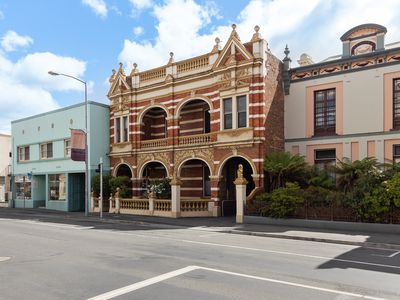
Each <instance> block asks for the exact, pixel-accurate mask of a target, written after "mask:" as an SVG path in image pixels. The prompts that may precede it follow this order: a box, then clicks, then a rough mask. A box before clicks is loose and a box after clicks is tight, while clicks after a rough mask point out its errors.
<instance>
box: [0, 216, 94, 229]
mask: <svg viewBox="0 0 400 300" xmlns="http://www.w3.org/2000/svg"><path fill="white" fill-rule="evenodd" d="M0 220H8V221H13V222H15V223H22V224H35V225H41V226H47V227H56V228H64V229H76V230H86V229H93V228H94V227H93V226H80V225H74V224H60V223H52V222H41V221H35V220H15V219H0Z"/></svg>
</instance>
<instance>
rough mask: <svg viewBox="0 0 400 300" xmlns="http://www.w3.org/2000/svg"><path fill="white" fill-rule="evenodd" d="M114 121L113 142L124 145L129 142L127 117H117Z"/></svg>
mask: <svg viewBox="0 0 400 300" xmlns="http://www.w3.org/2000/svg"><path fill="white" fill-rule="evenodd" d="M114 121H115V127H114V128H115V142H116V143H124V142H127V141H128V140H129V118H128V116H122V117H117V118H115V119H114Z"/></svg>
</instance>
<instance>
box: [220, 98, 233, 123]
mask: <svg viewBox="0 0 400 300" xmlns="http://www.w3.org/2000/svg"><path fill="white" fill-rule="evenodd" d="M222 102H223V106H224V129H232V119H233V118H232V98H225V99H223V100H222Z"/></svg>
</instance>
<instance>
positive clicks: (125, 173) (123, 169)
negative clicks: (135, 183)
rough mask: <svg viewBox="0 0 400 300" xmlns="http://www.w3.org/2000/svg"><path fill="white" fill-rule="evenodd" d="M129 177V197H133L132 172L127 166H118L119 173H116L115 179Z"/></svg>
mask: <svg viewBox="0 0 400 300" xmlns="http://www.w3.org/2000/svg"><path fill="white" fill-rule="evenodd" d="M123 176H124V177H128V178H129V183H128V197H129V198H130V197H132V181H131V179H132V177H133V175H132V171H131V168H130V167H129V166H128V165H126V164H121V165H119V166H118V169H117V171H116V172H115V177H123Z"/></svg>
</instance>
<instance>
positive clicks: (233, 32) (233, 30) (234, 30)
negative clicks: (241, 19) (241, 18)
mask: <svg viewBox="0 0 400 300" xmlns="http://www.w3.org/2000/svg"><path fill="white" fill-rule="evenodd" d="M236 27H237V26H236V24H232V33H231V36H234V37H236V38H237V39H238V40H240V38H239V35H238V33H237V32H236Z"/></svg>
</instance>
